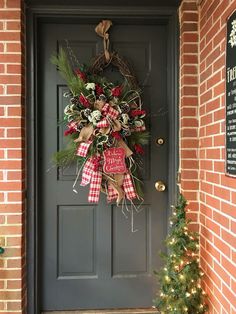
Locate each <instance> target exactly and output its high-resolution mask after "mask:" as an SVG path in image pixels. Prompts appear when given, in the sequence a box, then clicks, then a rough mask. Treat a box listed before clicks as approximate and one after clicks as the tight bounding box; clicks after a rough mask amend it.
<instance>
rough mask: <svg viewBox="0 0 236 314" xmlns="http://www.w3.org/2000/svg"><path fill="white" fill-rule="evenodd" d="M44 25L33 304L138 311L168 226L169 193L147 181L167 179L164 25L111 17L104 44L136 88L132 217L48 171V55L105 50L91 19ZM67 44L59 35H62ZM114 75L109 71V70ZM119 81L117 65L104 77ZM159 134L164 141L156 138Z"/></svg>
mask: <svg viewBox="0 0 236 314" xmlns="http://www.w3.org/2000/svg"><path fill="white" fill-rule="evenodd" d="M99 21H100V20H99V19H96V21H95V20H94V21H93V20H91V21H90V23H85V22H81V23H80V22H79V19H78V22H77V23H75V22H74V21H73V22H70V23H68V21H67V23H64V24H63V23H62V21H61V22H60V23H54V22H53V21H50V23H44V24H42V25H41V28H40V36H39V45H38V46H39V49H40V52H39V60H38V68H39V78H40V83H39V103H40V105H39V110H38V115H39V134H38V140H39V152H38V154H39V160H40V163H39V174H40V182H39V212H40V232H39V241H40V248H41V251H40V268H41V276H40V278H41V309H42V310H73V309H106V308H145V307H151V306H152V300H153V298H154V296H155V292H156V290H157V285H156V279H155V276H154V275H153V271H154V270H158V269H159V267H160V265H161V261H160V257H159V254H158V252H159V251H160V250H162V249H163V240H164V238H165V236H166V229H167V227H166V226H167V222H166V217H167V198H168V195H167V194H168V192H166V191H165V192H162V193H160V192H157V191H156V189H155V182H156V181H157V180H158V179H161V180H162V181H164V182H167V181H168V169H169V167H168V129H169V127H168V123H169V121H168V109H167V106H168V104H167V26H166V25H155V23H148V21H146V22H145V20H142V22H139V21H138V20H136V22H135V23H134V22H133V24H132V23H131V22H130V21H129V22H128V23H126V22H124V20H123V22H122V20H121V21H119V20H117V23H114V25H113V27H112V29H111V31H110V38H111V49H112V50H115V51H118V53H119V54H120V55H122V56H124V57H125V58H126V59H127V60H128V61H129V62H130V63H131V65H132V66H133V68H134V71H135V75H136V76H137V78H138V80H139V82H140V86H141V88H142V89H143V95H142V96H143V103H144V106H143V107H144V109H145V110H146V111H147V112H148V118H147V120H148V121H147V125H148V129H149V131H150V134H151V136H150V143H149V146H148V147H147V148H146V153H145V156H144V162H143V169H142V180H143V183H144V192H145V197H144V202H143V204H142V206H141V209H142V210H141V211H140V212H139V213H136V212H135V214H134V221H133V222H134V226H133V229H134V230H135V232H132V230H131V229H132V227H131V217H130V216H129V217H128V219H126V218H125V216H124V215H123V213H122V211H121V208H120V207H117V206H116V205H115V204H107V203H106V198H105V196H104V195H102V196H101V198H100V202H99V204H98V205H94V204H89V203H88V202H87V193H88V191H87V190H86V188H82V187H81V188H78V194H75V193H74V192H73V189H72V185H73V182H74V179H75V166H73V165H72V166H71V167H70V168H67V169H64V170H58V169H56V168H53V167H52V168H51V165H52V164H51V158H52V155H53V153H54V152H55V151H57V150H58V149H61V148H62V146H63V145H64V142H63V141H64V137H63V127H61V126H60V125H59V126H58V120H60V119H61V118H62V117H63V110H64V107H65V105H66V99H65V98H64V97H63V93H64V92H65V91H66V86H65V83H64V81H63V80H62V78H61V77H60V75H59V73H58V72H57V70H56V68H55V66H54V65H52V64H51V63H50V56H51V55H52V54H53V53H54V52H56V51H57V50H58V48H59V47H60V46H64V47H66V46H67V43H66V41H67V42H68V44H69V46H70V47H71V48H72V50H73V52H74V54H75V55H76V57H77V59H79V61H80V62H83V63H88V62H89V61H90V60H91V58H92V57H93V56H95V55H96V54H98V53H100V52H101V51H102V50H103V43H102V40H101V38H100V37H98V36H97V35H96V33H95V31H94V28H95V26H96V24H97V23H98V22H99ZM65 40H66V41H65ZM111 72H112V73H111ZM111 74H112V75H113V76H117V78H120V76H119V73H118V72H117V71H116V69H110V72H109V71H108V75H111ZM158 137H163V138H164V139H165V143H164V145H157V144H156V139H157V138H158Z"/></svg>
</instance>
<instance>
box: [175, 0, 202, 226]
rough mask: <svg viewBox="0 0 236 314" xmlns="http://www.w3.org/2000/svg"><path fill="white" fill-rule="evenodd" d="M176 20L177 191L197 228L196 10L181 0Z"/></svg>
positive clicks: (195, 7) (194, 2)
mask: <svg viewBox="0 0 236 314" xmlns="http://www.w3.org/2000/svg"><path fill="white" fill-rule="evenodd" d="M179 19H180V143H179V144H180V173H181V185H180V188H181V192H182V193H183V194H184V196H185V197H186V199H187V200H188V201H189V210H190V211H189V217H190V218H191V219H192V220H193V222H195V224H194V226H193V227H195V229H198V224H197V222H198V211H199V202H198V200H199V159H198V37H199V35H198V11H197V5H196V1H195V0H191V1H188V0H184V1H182V3H181V6H180V8H179Z"/></svg>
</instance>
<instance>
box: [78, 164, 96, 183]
mask: <svg viewBox="0 0 236 314" xmlns="http://www.w3.org/2000/svg"><path fill="white" fill-rule="evenodd" d="M94 168H95V165H94V162H93V159H92V158H89V159H88V160H87V161H86V163H85V165H84V169H83V173H82V180H81V183H80V185H81V186H85V185H88V184H89V182H90V180H91V177H92V174H93V172H94Z"/></svg>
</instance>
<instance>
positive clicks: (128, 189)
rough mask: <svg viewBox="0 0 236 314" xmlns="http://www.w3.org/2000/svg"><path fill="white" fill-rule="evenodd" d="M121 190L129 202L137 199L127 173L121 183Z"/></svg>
mask: <svg viewBox="0 0 236 314" xmlns="http://www.w3.org/2000/svg"><path fill="white" fill-rule="evenodd" d="M123 189H124V191H125V196H126V197H127V198H128V199H129V200H132V199H134V198H136V197H137V196H136V193H135V190H134V186H133V182H132V179H131V176H130V174H129V173H126V174H125V177H124V181H123Z"/></svg>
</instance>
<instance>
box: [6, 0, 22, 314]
mask: <svg viewBox="0 0 236 314" xmlns="http://www.w3.org/2000/svg"><path fill="white" fill-rule="evenodd" d="M24 59H25V55H24V9H23V4H22V3H21V1H20V0H0V239H1V245H2V246H4V247H5V249H6V250H5V254H4V255H2V256H1V257H0V312H1V313H8V314H9V313H13V311H14V313H22V312H23V308H24V306H25V244H24V242H25V237H24V233H25V230H24V229H25V222H24V221H25V214H24V213H25V204H24V202H25V201H24V190H25V170H24V169H25V164H24V162H25V161H24V158H25V152H24V147H25V144H24V139H25V130H24V125H25V121H24V101H25V100H24V85H25V82H24V77H25V74H24V71H25V69H24V64H25V61H24Z"/></svg>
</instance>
